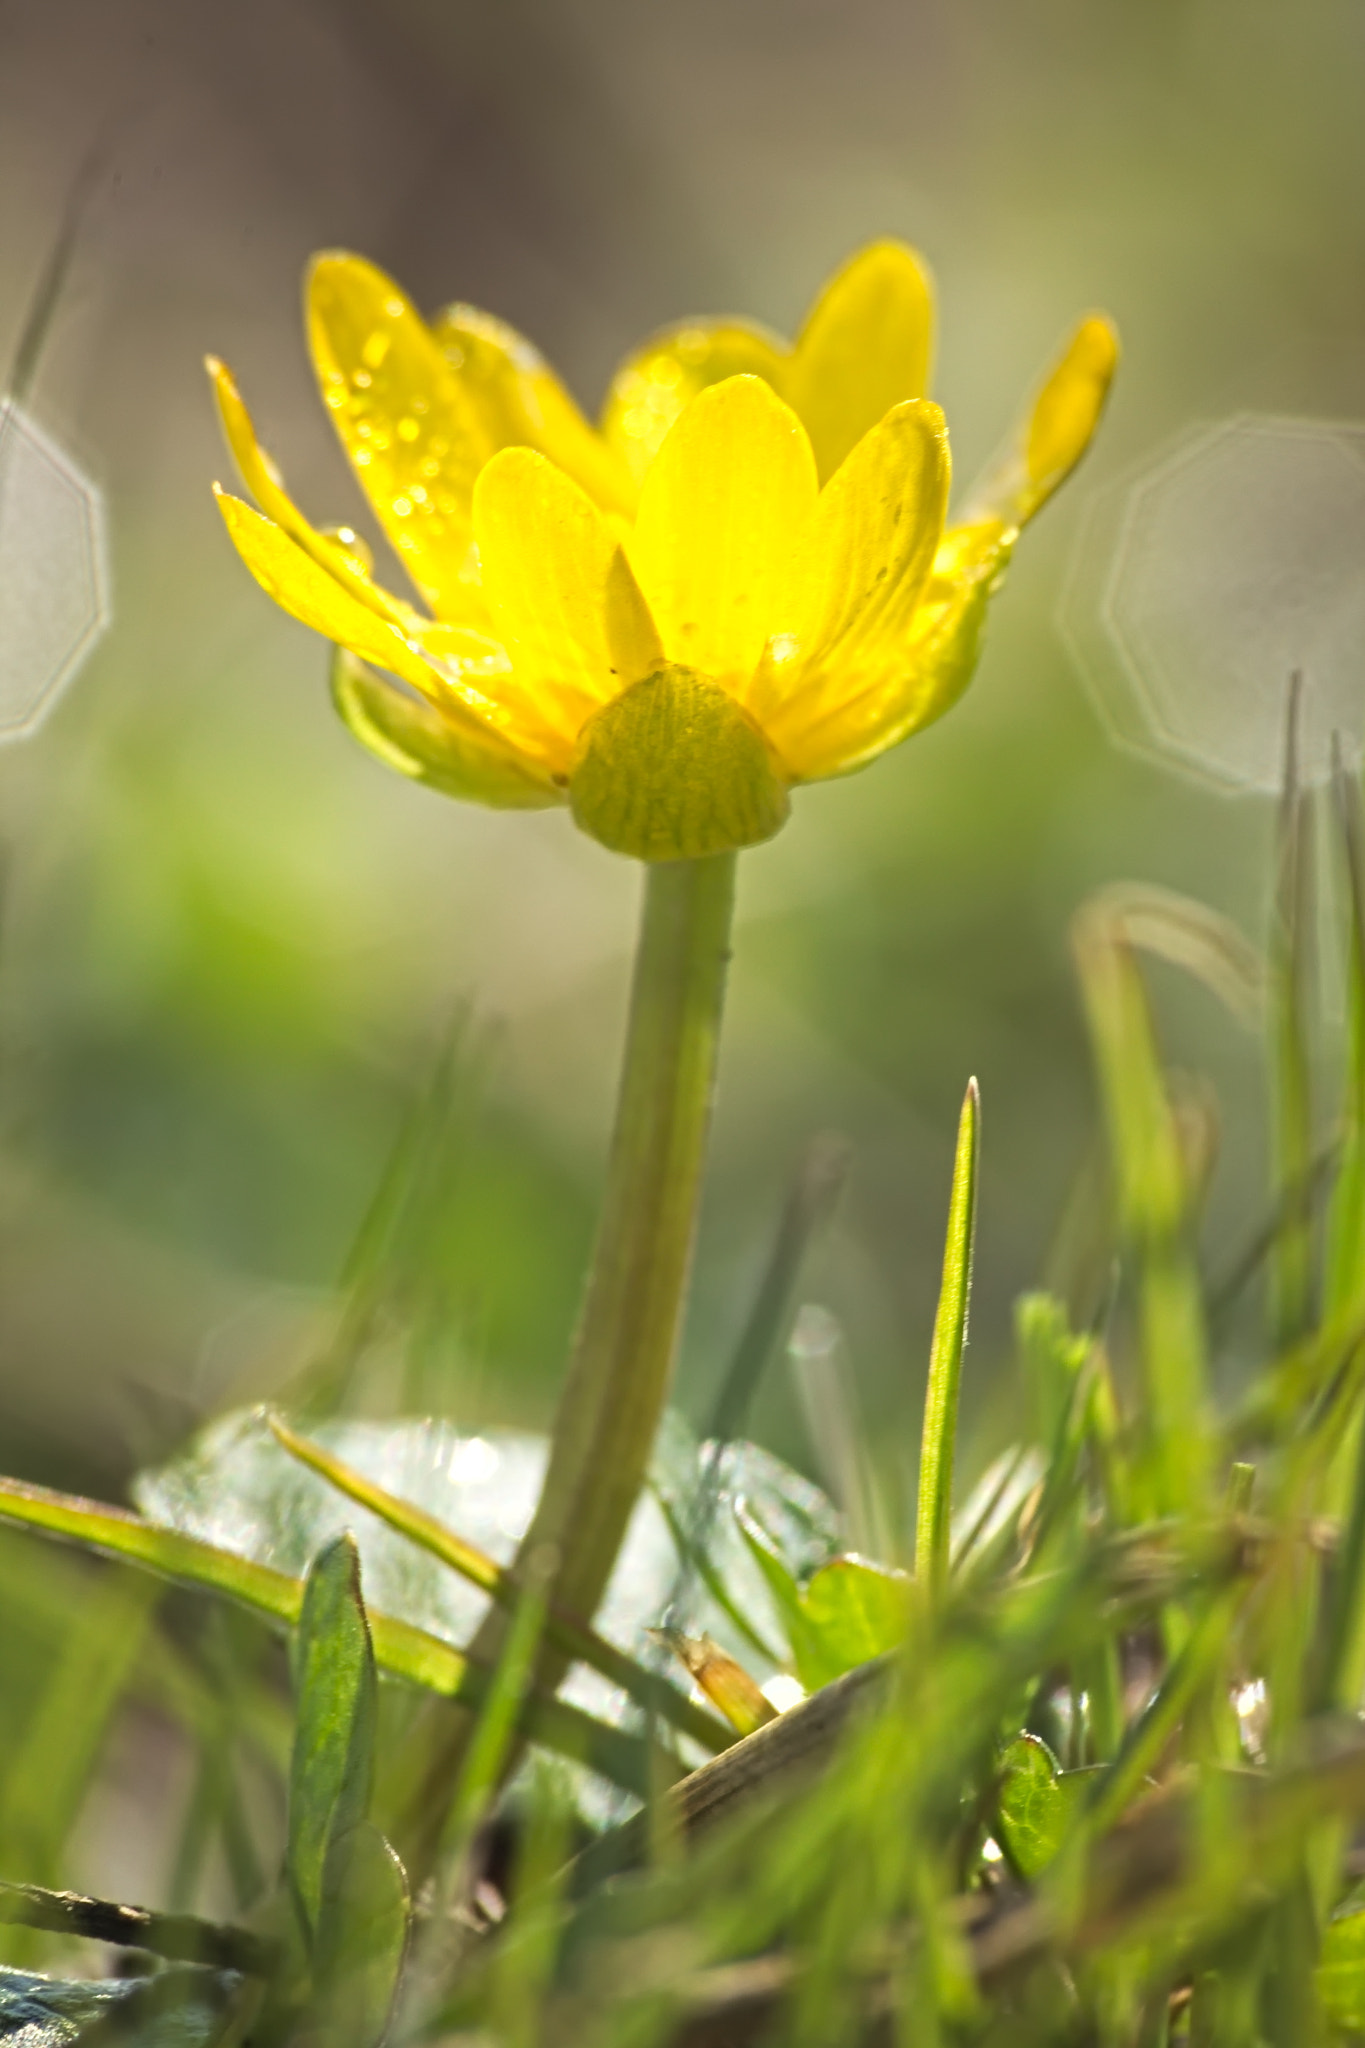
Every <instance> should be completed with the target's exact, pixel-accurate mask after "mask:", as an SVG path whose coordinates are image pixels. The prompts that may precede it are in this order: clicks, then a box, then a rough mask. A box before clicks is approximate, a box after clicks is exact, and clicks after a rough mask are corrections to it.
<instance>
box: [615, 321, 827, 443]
mask: <svg viewBox="0 0 1365 2048" xmlns="http://www.w3.org/2000/svg"><path fill="white" fill-rule="evenodd" d="M789 353H790V351H789V349H788V347H787V344H786V342H785V341H783V340H782V339H781V338H780V336H778V335H776V334H769V333H768V332H767V330H766V329H765V328H762V327H758V326H753V325H750V324H749V323H748V322H747V321H742V320H686V321H684V322H682V324H681V325H680V326H677V327H666V328H664V329H663V330H662V331H661V332H660V333H658V334H656V335H654V336H653V337H652V339H651V340H649V341H647V342H646V343H645V345H644V347H643V348H640V349H637V350H636V351H635V354H634V355H632V356H627V358H626V360H625V362H624V363H622V365H621V367H620V369H619V370H618V371H617V372H616V375H615V377H614V378H613V379H612V383H611V389H610V390H609V391H608V393H607V397H606V403H605V404H604V405H603V407H602V434H603V438H604V439H605V440H606V441H607V442H608V444H609V445H610V446H611V447H612V448H613V449H615V450H616V451H617V452H618V453H619V455H620V456H621V458H622V459H623V461H624V462H625V464H626V467H627V468H628V469H629V471H630V473H631V475H632V476H633V477H634V478H635V480H636V482H637V483H639V482H640V481H642V480H643V478H644V474H645V471H646V470H647V469H648V468H649V465H650V463H651V462H653V460H654V458H655V456H656V455H657V454H658V452H659V450H660V448H662V446H663V444H664V441H665V439H666V438H667V436H668V433H669V430H670V429H671V427H672V425H673V423H674V421H675V420H676V419H678V418H679V417H680V416H681V414H682V413H684V412H685V411H686V410H687V407H688V406H689V405H690V404H691V403H692V400H693V399H694V398H696V397H697V396H698V394H699V393H700V392H702V391H707V390H709V389H710V387H711V386H712V385H713V384H722V383H724V381H725V379H726V378H727V377H740V376H748V377H762V378H763V379H764V380H765V382H767V383H769V384H771V385H773V386H774V387H775V388H777V389H779V390H780V389H781V382H782V377H783V375H784V365H785V363H786V361H787V357H788V355H789Z"/></svg>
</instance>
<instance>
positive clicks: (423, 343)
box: [307, 254, 492, 619]
mask: <svg viewBox="0 0 1365 2048" xmlns="http://www.w3.org/2000/svg"><path fill="white" fill-rule="evenodd" d="M307 315H308V341H309V346H310V348H311V350H312V354H313V364H314V368H315V369H316V371H317V376H318V382H319V384H320V385H321V387H322V395H323V398H324V399H325V400H326V402H327V405H328V407H329V409H330V411H331V414H332V418H333V422H334V424H335V426H336V429H337V433H338V434H339V435H340V437H341V444H342V446H343V447H344V448H345V450H346V453H347V454H348V455H349V457H350V459H351V463H352V465H353V467H354V469H355V472H356V475H357V476H358V477H359V479H360V482H361V484H362V486H363V488H364V491H365V494H366V496H367V497H368V498H369V501H370V503H371V505H373V507H374V510H375V514H376V516H377V518H378V519H379V522H380V524H381V525H382V526H383V528H384V531H385V533H386V534H387V535H388V537H389V540H390V541H391V542H392V544H393V546H394V548H395V549H396V550H397V553H398V556H399V559H400V560H401V561H402V562H403V564H404V566H405V568H406V569H407V571H408V574H409V575H410V576H411V577H412V579H413V582H414V583H415V584H416V586H417V588H418V590H419V591H420V592H421V594H422V596H423V597H424V598H425V599H426V601H427V603H428V604H429V605H430V606H431V608H432V610H433V611H434V612H436V613H438V614H439V615H440V616H441V617H443V618H457V619H458V618H469V619H477V617H478V615H479V596H478V586H477V580H476V578H475V575H474V573H473V571H472V567H471V562H470V556H469V537H470V501H471V497H472V494H473V489H474V479H475V477H476V476H477V475H478V472H479V470H480V468H481V467H482V465H483V463H484V462H485V461H486V459H487V457H488V455H489V454H490V453H491V452H492V449H491V444H490V443H489V441H488V438H487V436H486V434H485V432H484V429H483V425H482V422H481V421H480V419H479V417H478V414H477V412H476V411H475V409H474V407H473V406H472V405H471V403H470V401H469V398H468V395H467V394H466V392H465V391H464V389H463V387H462V386H461V384H460V380H459V378H458V377H457V376H456V374H455V372H454V370H452V368H451V367H450V364H449V363H448V362H447V361H446V359H445V356H444V355H443V354H442V352H441V350H440V348H439V347H438V345H437V343H436V340H435V338H434V337H433V335H432V333H431V330H430V328H429V327H428V326H427V325H426V323H425V321H424V320H423V319H422V318H421V316H420V314H419V313H418V312H417V310H416V308H415V307H414V306H413V305H412V303H411V301H410V300H409V299H408V298H406V297H405V295H404V294H403V293H402V292H401V291H400V290H399V288H398V286H397V285H396V284H394V282H393V281H392V279H391V278H388V277H386V276H385V275H384V273H383V271H382V270H377V269H376V268H375V266H374V265H373V264H372V263H366V262H364V261H363V260H362V259H361V258H360V257H359V256H347V255H344V254H327V255H322V256H318V257H315V258H314V260H313V264H312V268H311V270H310V272H309V278H308V288H307Z"/></svg>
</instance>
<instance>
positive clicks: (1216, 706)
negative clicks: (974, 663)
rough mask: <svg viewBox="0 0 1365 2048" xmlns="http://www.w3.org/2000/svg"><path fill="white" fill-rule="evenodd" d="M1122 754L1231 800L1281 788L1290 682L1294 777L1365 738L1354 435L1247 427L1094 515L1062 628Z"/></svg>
mask: <svg viewBox="0 0 1365 2048" xmlns="http://www.w3.org/2000/svg"><path fill="white" fill-rule="evenodd" d="M1059 623H1060V625H1061V629H1062V633H1063V636H1064V638H1065V639H1066V641H1067V644H1068V646H1069V647H1070V649H1071V651H1072V653H1073V655H1074V656H1075V658H1076V660H1077V663H1078V665H1079V667H1080V669H1081V671H1082V673H1083V675H1084V676H1085V678H1086V681H1087V683H1088V684H1089V685H1090V688H1091V690H1092V692H1093V694H1094V696H1095V699H1096V702H1097V704H1098V706H1099V709H1100V712H1101V715H1102V716H1103V717H1104V719H1105V722H1106V724H1107V725H1108V726H1109V728H1110V730H1111V732H1112V733H1113V735H1114V737H1115V738H1116V739H1118V740H1119V741H1120V743H1121V744H1123V745H1125V746H1127V747H1129V748H1132V749H1134V750H1135V751H1137V752H1139V753H1143V754H1146V755H1148V756H1151V757H1153V758H1155V759H1159V760H1162V761H1164V762H1167V763H1169V764H1172V765H1175V766H1178V767H1180V768H1182V769H1184V770H1186V771H1187V772H1190V773H1192V774H1195V775H1197V776H1199V777H1201V778H1202V779H1204V780H1207V781H1210V782H1213V783H1215V784H1217V785H1219V786H1221V787H1223V788H1227V789H1258V790H1266V791H1271V790H1274V789H1275V788H1277V787H1278V784H1279V780H1280V774H1281V764H1282V758H1283V748H1284V725H1285V706H1286V701H1287V694H1288V685H1289V678H1290V676H1291V674H1292V673H1293V672H1294V671H1295V670H1298V671H1300V672H1301V673H1302V675H1303V679H1304V699H1303V710H1304V732H1303V759H1302V768H1303V773H1304V775H1305V778H1306V779H1308V780H1311V781H1318V780H1321V779H1322V778H1323V777H1324V776H1325V775H1326V774H1327V772H1328V770H1329V767H1330V760H1331V741H1332V734H1333V732H1339V733H1340V734H1341V735H1342V738H1343V741H1344V743H1345V746H1346V750H1347V753H1348V755H1349V756H1351V757H1352V758H1354V759H1357V760H1358V759H1359V757H1360V754H1361V748H1362V740H1363V739H1365V429H1362V428H1356V427H1353V426H1338V425H1333V424H1331V423H1324V422H1318V421H1313V420H1294V419H1276V418H1269V417H1257V416H1242V417H1238V418H1235V419H1231V420H1227V421H1223V422H1220V423H1219V424H1217V425H1215V426H1212V427H1204V428H1201V429H1199V430H1197V431H1196V432H1194V433H1191V434H1188V435H1185V436H1183V437H1182V439H1181V440H1180V441H1179V442H1177V443H1176V444H1175V445H1174V447H1172V448H1168V449H1167V450H1166V451H1165V452H1164V453H1163V455H1162V456H1161V457H1160V458H1159V459H1158V460H1157V461H1155V462H1148V463H1146V464H1144V465H1143V466H1142V468H1141V469H1139V470H1137V471H1132V472H1129V473H1128V474H1127V475H1126V476H1125V477H1123V478H1121V479H1119V480H1118V481H1117V482H1116V483H1115V484H1113V485H1111V486H1109V487H1108V489H1106V490H1104V491H1102V492H1100V493H1099V494H1098V495H1097V497H1096V498H1095V499H1094V500H1093V501H1092V504H1091V507H1090V511H1089V516H1088V518H1087V521H1086V524H1085V527H1084V530H1083V532H1082V535H1081V539H1080V542H1079V544H1078V548H1077V553H1076V557H1075V559H1074V561H1073V564H1072V573H1071V575H1070V577H1069V579H1068V583H1067V587H1066V591H1065V594H1064V597H1063V600H1062V607H1061V613H1060V618H1059Z"/></svg>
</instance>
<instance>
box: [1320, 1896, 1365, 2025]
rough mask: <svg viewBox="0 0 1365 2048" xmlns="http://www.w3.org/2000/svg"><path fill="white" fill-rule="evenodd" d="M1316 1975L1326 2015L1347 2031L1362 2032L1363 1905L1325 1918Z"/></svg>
mask: <svg viewBox="0 0 1365 2048" xmlns="http://www.w3.org/2000/svg"><path fill="white" fill-rule="evenodd" d="M1316 1976H1317V1988H1318V1997H1319V1998H1320V1999H1321V2000H1322V2004H1323V2009H1324V2011H1325V2012H1326V2014H1327V2016H1328V2018H1329V2019H1331V2020H1332V2021H1334V2022H1335V2024H1336V2025H1337V2026H1338V2027H1341V2028H1342V2029H1344V2030H1345V2031H1346V2032H1347V2033H1350V2034H1361V2033H1365V1907H1359V1908H1357V1910H1356V1911H1355V1912H1353V1913H1343V1914H1342V1915H1341V1916H1340V1918H1339V1919H1336V1920H1331V1921H1329V1922H1328V1925H1327V1929H1326V1932H1325V1933H1324V1935H1323V1937H1322V1960H1321V1961H1320V1962H1319V1964H1318V1968H1317V1973H1316Z"/></svg>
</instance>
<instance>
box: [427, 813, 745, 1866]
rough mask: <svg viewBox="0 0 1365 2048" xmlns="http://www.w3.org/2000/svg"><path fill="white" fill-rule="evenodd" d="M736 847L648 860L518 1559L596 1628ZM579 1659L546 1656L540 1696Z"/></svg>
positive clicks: (656, 1361)
mask: <svg viewBox="0 0 1365 2048" xmlns="http://www.w3.org/2000/svg"><path fill="white" fill-rule="evenodd" d="M735 860H736V856H735V855H734V854H733V853H725V854H715V855H712V856H711V857H710V858H708V859H706V860H689V861H667V862H664V861H661V862H657V863H654V864H651V865H648V866H646V869H645V900H644V910H643V915H642V917H641V923H640V939H639V946H638V950H637V952H636V958H635V977H634V982H633V984H632V987H631V997H630V1020H629V1024H628V1026H627V1030H626V1048H625V1058H624V1061H623V1065H622V1071H621V1084H620V1093H619V1096H618V1099H617V1108H616V1128H615V1131H614V1133H613V1137H612V1144H611V1155H610V1159H609V1161H608V1166H607V1184H606V1190H605V1194H604V1198H603V1203H602V1215H601V1221H600V1224H599V1226H598V1233H597V1245H596V1249H595V1251H594V1254H593V1262H592V1270H591V1272H590V1274H589V1276H588V1286H587V1292H586V1295H585V1297H584V1301H583V1309H582V1313H581V1315H580V1318H579V1323H578V1330H577V1333H576V1335H575V1337H574V1344H573V1352H572V1355H571V1357H570V1360H569V1370H568V1376H567V1378H566V1380H565V1384H564V1391H563V1393H562V1395H561V1396H560V1402H559V1411H558V1414H557V1416H556V1419H555V1426H554V1432H553V1435H552V1437H551V1439H550V1459H549V1464H548V1466H547V1468H546V1473H545V1482H544V1485H543V1486H542V1488H541V1495H540V1500H539V1503H538V1505H537V1507H536V1512H535V1515H534V1516H533V1518H532V1521H531V1526H530V1528H529V1529H528V1530H527V1531H526V1534H525V1536H524V1537H523V1538H522V1541H521V1546H520V1549H519V1550H518V1553H517V1558H516V1560H515V1562H514V1563H513V1565H512V1568H511V1569H512V1576H513V1577H516V1576H517V1575H518V1573H519V1569H520V1567H522V1566H523V1565H524V1563H525V1562H526V1561H527V1560H528V1559H530V1558H533V1557H535V1556H536V1555H537V1554H538V1553H541V1552H542V1550H543V1548H544V1547H548V1548H549V1550H550V1551H551V1552H552V1553H553V1554H554V1557H555V1560H556V1562H555V1565H554V1568H553V1571H552V1573H551V1575H550V1577H549V1579H548V1580H547V1581H546V1582H545V1583H544V1585H543V1593H544V1598H545V1601H546V1604H547V1606H550V1607H552V1608H554V1609H556V1610H558V1611H559V1612H560V1613H561V1614H567V1615H569V1616H571V1617H573V1618H574V1619H575V1620H577V1621H579V1622H582V1623H588V1622H590V1621H591V1620H592V1617H593V1615H594V1613H595V1612H596V1610H597V1607H598V1604H599V1602H600V1601H601V1598H602V1594H603V1592H604V1591H605V1589H606V1584H607V1581H608V1579H609V1578H610V1576H611V1570H612V1566H613V1565H614V1564H615V1562H616V1555H617V1552H618V1551H619V1549H620V1547H621V1539H622V1538H623V1536H624V1535H625V1532H626V1525H627V1523H628V1522H629V1520H630V1515H631V1510H632V1509H633V1508H634V1506H635V1502H636V1500H637V1499H638V1497H639V1494H640V1489H641V1486H642V1485H643V1483H644V1478H645V1474H646V1471H647V1470H648V1466H649V1457H650V1452H651V1450H652V1448H653V1444H654V1437H655V1433H656V1431H657V1429H658V1426H659V1418H660V1415H661V1414H662V1412H663V1406H664V1401H665V1399H666V1397H667V1394H668V1383H669V1378H670V1375H671V1373H672V1370H673V1359H674V1354H675V1353H676V1350H677V1345H678V1332H679V1328H680V1325H681V1322H682V1308H683V1296H684V1292H685V1289H686V1285H687V1275H688V1269H689V1266H690V1264H691V1259H692V1245H693V1240H694V1238H695V1235H696V1224H697V1206H698V1199H699V1196H700V1193H701V1178H702V1167H703V1164H704V1162H705V1155H706V1138H707V1131H708V1127H709V1124H710V1120H711V1098H712V1094H713V1092H714V1087H715V1076H716V1053H717V1049H718V1044H719V1039H720V1019H721V1008H722V1004H723V1001H724V996H725V977H726V970H727V968H728V966H729V961H730V920H731V915H732V912H733V909H734V893H735ZM506 1630H507V1615H506V1613H505V1612H504V1611H503V1609H502V1608H500V1607H498V1606H496V1605H495V1606H494V1607H492V1608H490V1610H489V1612H488V1613H487V1614H486V1615H485V1617H484V1619H483V1622H482V1623H481V1625H480V1627H479V1629H478V1631H477V1633H476V1635H475V1636H474V1639H473V1642H472V1643H471V1644H470V1646H469V1653H468V1654H469V1655H471V1656H480V1657H486V1658H488V1659H489V1661H490V1662H491V1663H496V1662H497V1660H498V1657H499V1655H500V1654H501V1649H502V1643H503V1637H504V1635H505V1633H506ZM569 1661H570V1660H569V1658H568V1657H566V1655H565V1654H564V1652H563V1650H562V1649H559V1648H556V1646H555V1645H554V1644H553V1643H546V1644H545V1645H544V1646H543V1647H542V1649H541V1653H540V1658H539V1662H538V1665H537V1672H536V1685H537V1689H538V1690H544V1691H550V1690H553V1688H554V1687H555V1686H556V1685H557V1684H558V1683H559V1680H560V1679H561V1678H562V1676H563V1674H564V1672H565V1670H566V1669H567V1666H568V1663H569ZM470 1732H471V1723H470V1720H469V1717H468V1716H467V1715H462V1716H460V1717H459V1719H458V1720H457V1721H455V1722H454V1723H453V1724H450V1723H447V1729H446V1732H445V1733H444V1734H443V1735H442V1737H441V1738H440V1739H439V1740H438V1742H437V1745H436V1748H435V1752H434V1754H431V1755H430V1760H429V1762H428V1763H427V1764H426V1765H425V1766H422V1767H419V1781H418V1782H416V1783H415V1784H412V1785H410V1786H409V1787H408V1788H407V1789H403V1788H401V1787H398V1786H396V1787H395V1788H394V1790H395V1793H396V1794H397V1804H398V1805H399V1807H400V1808H401V1809H402V1817H401V1818H400V1819H399V1820H398V1833H399V1839H400V1846H401V1849H402V1853H403V1857H404V1861H405V1862H406V1864H407V1866H408V1870H409V1874H410V1875H411V1876H412V1878H413V1881H414V1883H418V1884H420V1883H421V1882H422V1880H423V1878H424V1876H425V1875H426V1872H427V1870H428V1869H429V1868H430V1866H431V1863H432V1859H433V1858H434V1856H435V1854H436V1849H437V1844H438V1842H439V1839H440V1828H441V1822H442V1818H443V1816H444V1814H445V1811H446V1808H447V1806H448V1804H449V1802H450V1798H451V1796H452V1793H453V1790H454V1787H455V1785H456V1784H457V1783H458V1781H459V1777H460V1771H461V1763H462V1758H463V1755H464V1752H465V1748H466V1745H467V1743H468V1741H469V1739H470Z"/></svg>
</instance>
